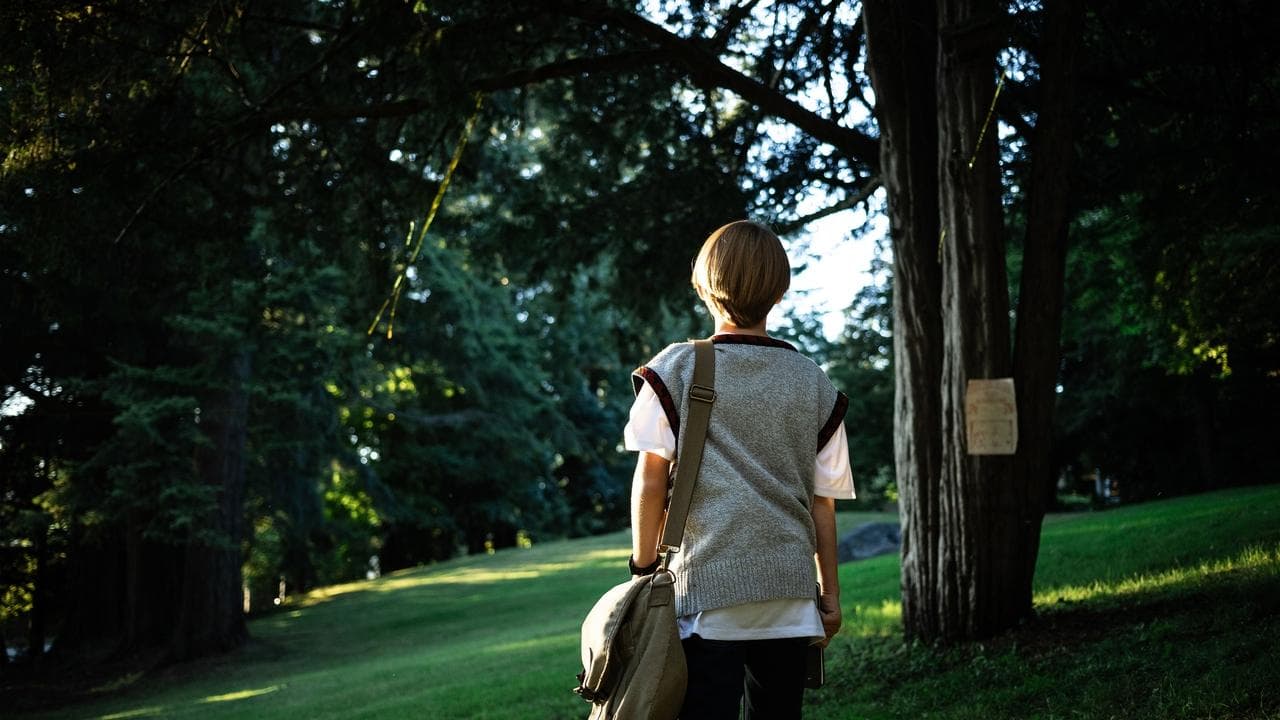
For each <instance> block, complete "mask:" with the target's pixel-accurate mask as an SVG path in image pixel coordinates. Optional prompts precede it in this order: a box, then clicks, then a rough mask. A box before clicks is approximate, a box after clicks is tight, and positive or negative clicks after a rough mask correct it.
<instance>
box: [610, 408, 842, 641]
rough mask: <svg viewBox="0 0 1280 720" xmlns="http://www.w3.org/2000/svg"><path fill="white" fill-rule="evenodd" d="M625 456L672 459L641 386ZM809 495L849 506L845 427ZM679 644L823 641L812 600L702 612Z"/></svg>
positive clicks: (670, 437)
mask: <svg viewBox="0 0 1280 720" xmlns="http://www.w3.org/2000/svg"><path fill="white" fill-rule="evenodd" d="M622 438H623V445H624V446H625V447H626V448H627V449H628V450H634V451H637V452H650V453H653V454H655V455H659V456H661V457H663V458H665V459H666V460H668V461H671V460H673V459H674V458H675V449H676V437H675V433H674V432H672V430H671V423H670V422H669V421H668V420H667V415H666V413H665V412H663V410H662V403H661V402H660V401H659V400H658V396H657V395H656V394H654V392H653V388H651V387H649V385H648V383H645V385H644V386H643V387H641V388H640V392H639V393H638V394H637V395H636V400H635V402H634V403H633V404H632V405H631V416H630V419H629V420H628V421H627V426H626V427H625V428H624V429H623V431H622ZM813 475H814V483H813V494H814V495H816V496H818V497H829V498H836V499H838V500H852V499H853V498H854V489H853V476H852V474H851V473H850V472H849V443H848V441H847V439H846V437H845V431H844V422H841V423H840V425H839V427H837V428H836V431H835V433H834V434H832V436H831V439H830V440H828V441H827V444H826V445H824V446H823V447H822V450H820V451H819V452H818V457H817V459H816V460H815V461H814V467H813ZM679 624H680V639H682V640H683V639H686V638H689V637H692V636H693V635H700V636H702V637H704V638H706V639H708V640H775V639H779V638H791V637H808V638H814V639H821V638H823V637H826V633H825V632H824V631H823V629H822V618H821V616H819V615H818V608H817V606H816V605H815V604H814V601H813V600H804V599H800V598H779V599H776V600H762V601H760V602H751V603H744V604H741V605H732V606H730V607H725V608H716V609H715V610H704V611H703V612H700V613H695V614H693V615H684V616H682V617H680V618H679Z"/></svg>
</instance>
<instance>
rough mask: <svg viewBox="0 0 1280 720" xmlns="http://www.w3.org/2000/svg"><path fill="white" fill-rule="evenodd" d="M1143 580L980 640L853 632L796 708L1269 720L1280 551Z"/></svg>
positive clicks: (1279, 713)
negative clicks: (949, 643) (946, 643)
mask: <svg viewBox="0 0 1280 720" xmlns="http://www.w3.org/2000/svg"><path fill="white" fill-rule="evenodd" d="M1147 580H1148V582H1145V583H1144V582H1141V578H1139V579H1130V580H1129V581H1125V582H1122V583H1117V584H1116V586H1115V587H1112V588H1110V589H1111V590H1112V591H1114V592H1112V593H1110V594H1108V593H1107V588H1094V589H1093V592H1091V593H1090V594H1089V596H1088V599H1087V600H1084V601H1068V600H1064V602H1053V603H1050V604H1045V605H1040V606H1037V610H1038V611H1039V612H1038V614H1037V616H1036V617H1035V618H1034V619H1032V620H1030V621H1029V622H1027V623H1025V624H1024V625H1022V626H1021V627H1019V628H1017V629H1015V630H1012V631H1009V632H1007V633H1004V634H1002V635H1000V636H998V637H995V638H992V639H990V640H988V641H986V642H982V643H973V644H968V645H962V646H958V647H952V648H943V647H937V646H926V645H922V644H918V643H917V644H905V643H903V642H902V641H901V640H900V638H899V637H897V636H894V637H874V636H872V637H859V638H851V639H849V640H846V641H845V642H842V643H839V644H838V645H836V646H835V647H834V648H833V651H831V654H830V655H829V660H828V662H829V663H830V664H831V665H834V667H829V675H828V677H829V679H830V682H829V684H828V686H827V687H826V688H824V689H823V690H822V691H820V692H819V693H814V694H813V695H812V696H811V697H809V698H808V704H809V706H810V707H811V708H812V709H813V710H814V714H815V715H816V716H821V717H832V718H839V717H849V718H855V717H856V718H881V717H883V718H917V717H924V716H926V715H927V716H929V717H935V718H975V719H976V718H983V719H985V720H990V719H991V718H1045V719H1048V718H1093V717H1099V718H1111V717H1115V718H1149V719H1150V720H1155V719H1156V718H1161V719H1163V718H1184V717H1185V718H1192V717H1196V718H1200V717H1205V718H1207V717H1212V718H1275V717H1280V692H1277V691H1276V690H1275V688H1277V687H1280V652H1278V651H1277V644H1276V642H1275V638H1276V637H1280V548H1276V549H1275V550H1272V551H1264V550H1259V549H1257V548H1253V549H1250V550H1246V551H1245V552H1243V553H1241V554H1240V555H1239V556H1237V558H1235V559H1233V560H1232V561H1227V562H1220V563H1216V564H1206V565H1201V566H1198V567H1194V568H1185V569H1183V572H1178V570H1177V569H1173V570H1170V571H1168V572H1166V573H1161V574H1158V575H1156V576H1154V577H1153V578H1147ZM818 708H821V710H818Z"/></svg>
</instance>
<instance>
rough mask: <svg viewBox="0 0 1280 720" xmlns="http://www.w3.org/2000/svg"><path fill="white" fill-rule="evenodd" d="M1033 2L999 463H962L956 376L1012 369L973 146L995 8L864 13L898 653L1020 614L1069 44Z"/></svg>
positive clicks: (1046, 350)
mask: <svg viewBox="0 0 1280 720" xmlns="http://www.w3.org/2000/svg"><path fill="white" fill-rule="evenodd" d="M1046 5H1047V6H1049V10H1050V13H1049V14H1050V27H1049V29H1048V31H1047V36H1048V37H1047V38H1046V45H1045V48H1044V49H1043V52H1042V54H1043V57H1041V58H1039V59H1040V60H1041V63H1042V66H1043V68H1044V69H1043V72H1044V73H1045V74H1046V75H1048V76H1049V77H1046V78H1045V80H1046V81H1047V82H1046V84H1045V86H1044V91H1045V95H1046V103H1047V104H1046V105H1045V107H1044V109H1043V110H1042V112H1041V114H1040V118H1041V123H1042V130H1041V133H1040V136H1038V138H1037V141H1036V142H1037V145H1036V146H1035V148H1033V150H1034V151H1040V149H1041V148H1044V150H1043V151H1042V153H1043V158H1042V157H1040V156H1039V154H1038V155H1037V157H1036V159H1035V163H1036V166H1035V169H1034V170H1033V174H1032V180H1031V183H1030V184H1031V186H1032V187H1033V188H1034V189H1033V190H1032V191H1033V192H1035V193H1037V194H1036V195H1035V196H1034V197H1031V198H1029V200H1028V204H1029V208H1030V210H1029V212H1030V214H1031V215H1032V218H1029V220H1028V233H1029V238H1033V239H1035V241H1036V242H1037V243H1043V244H1042V245H1040V246H1038V247H1037V248H1036V249H1035V250H1033V251H1030V250H1029V253H1030V255H1031V257H1029V258H1028V261H1027V263H1028V267H1029V268H1031V270H1030V275H1029V276H1026V277H1024V290H1023V293H1022V295H1021V301H1020V302H1021V305H1022V307H1020V311H1021V312H1023V313H1024V314H1023V315H1022V317H1024V318H1027V321H1026V322H1023V323H1020V326H1019V330H1020V332H1026V337H1025V338H1020V344H1019V346H1018V347H1019V351H1018V352H1019V353H1020V354H1019V355H1018V358H1019V368H1020V369H1019V371H1018V374H1017V378H1016V384H1017V393H1018V401H1019V410H1020V413H1019V415H1020V426H1019V429H1020V433H1019V434H1020V436H1021V437H1020V439H1019V442H1020V444H1021V446H1022V447H1021V449H1020V453H1019V454H1018V455H1016V456H1012V457H1011V456H975V455H970V454H968V448H967V446H966V437H965V418H964V412H965V407H964V399H965V392H966V388H967V385H968V381H969V380H970V379H982V378H995V377H1008V376H1010V375H1011V374H1013V372H1014V371H1013V367H1014V365H1013V361H1012V358H1011V348H1010V331H1009V299H1008V285H1007V280H1006V276H1005V242H1004V227H1003V217H1002V209H1001V200H1000V198H1001V191H1002V190H1001V184H1000V177H999V168H998V165H997V153H996V128H995V127H994V120H993V121H992V125H991V126H989V127H987V130H986V132H985V134H984V133H983V126H984V124H985V123H986V120H987V116H988V110H989V108H990V106H991V102H992V98H993V94H994V92H995V81H996V65H995V57H996V52H997V50H998V49H999V48H1000V47H1001V46H1002V45H1003V44H1004V42H1005V41H1006V32H1005V31H1006V28H1007V23H1006V19H1005V12H1004V7H1003V6H1002V5H1001V4H999V3H997V2H994V0H938V1H937V2H922V1H914V2H891V1H889V0H867V2H865V3H864V6H863V13H864V14H863V18H864V22H865V24H866V32H867V52H868V63H867V67H868V72H869V74H870V76H871V80H872V84H873V87H874V89H875V93H876V117H877V122H878V124H879V126H880V133H881V143H882V149H881V165H882V173H883V179H884V183H885V187H886V189H887V191H888V195H889V217H890V234H891V237H892V238H893V243H894V323H895V324H894V360H895V391H896V401H895V425H896V432H895V435H894V448H895V465H896V475H897V482H898V486H899V490H900V493H901V497H902V507H901V513H902V523H903V544H902V602H903V626H904V631H905V634H906V636H907V637H908V638H918V639H921V640H925V641H935V640H938V641H955V640H962V639H972V638H981V637H986V636H989V635H991V634H994V633H996V632H999V631H1001V630H1003V629H1005V628H1008V627H1010V626H1012V625H1014V624H1016V623H1017V622H1018V621H1020V620H1021V619H1023V618H1025V617H1026V616H1027V615H1028V614H1029V613H1030V611H1031V580H1032V575H1033V573H1034V568H1035V558H1036V554H1037V551H1038V547H1039V531H1040V521H1041V518H1042V517H1043V514H1044V493H1043V487H1044V483H1045V482H1047V480H1046V476H1047V475H1048V474H1049V472H1050V468H1051V465H1050V456H1049V451H1050V448H1049V445H1048V440H1049V437H1050V435H1051V433H1050V427H1051V421H1052V401H1053V387H1054V384H1055V381H1056V367H1057V356H1058V346H1057V343H1058V334H1059V328H1060V324H1061V308H1062V264H1063V250H1062V248H1063V244H1064V243H1063V241H1064V238H1065V227H1066V205H1065V202H1066V201H1065V197H1066V193H1065V188H1064V187H1063V186H1062V184H1061V181H1062V180H1063V178H1065V175H1066V168H1067V167H1068V164H1067V160H1069V152H1070V130H1071V128H1070V124H1069V123H1065V119H1064V118H1063V117H1057V116H1065V115H1066V114H1067V110H1068V109H1069V108H1068V107H1067V105H1069V95H1067V94H1066V93H1065V92H1064V90H1063V87H1064V85H1063V83H1064V82H1067V83H1068V85H1067V86H1068V87H1069V80H1070V78H1069V72H1065V71H1064V70H1063V68H1064V67H1068V66H1067V65H1065V64H1064V63H1063V60H1064V59H1066V60H1069V59H1070V56H1071V54H1070V52H1069V51H1070V48H1071V47H1073V45H1072V44H1071V43H1072V42H1076V41H1078V34H1079V33H1078V30H1073V31H1071V35H1070V37H1064V36H1062V35H1059V34H1058V33H1063V32H1067V30H1066V25H1067V23H1065V22H1064V21H1063V20H1062V18H1061V17H1059V16H1061V15H1062V8H1059V7H1058V6H1057V5H1055V4H1053V3H1046ZM1067 7H1069V8H1074V7H1075V5H1074V3H1069V4H1067ZM1064 73H1065V75H1064V77H1066V79H1065V80H1064V79H1063V78H1062V77H1058V75H1059V74H1064ZM1050 98H1052V102H1050ZM1051 116H1053V117H1051ZM1046 123H1047V124H1046ZM980 136H982V140H981V142H979V137H980ZM1063 142H1065V143H1066V151H1063V148H1062V146H1061V143H1063ZM1046 176H1048V177H1046ZM1041 193H1044V194H1045V195H1046V196H1045V197H1041V195H1040V194H1041ZM1042 239H1043V240H1042ZM1028 244H1029V245H1030V241H1029V243H1028ZM939 264H941V266H939ZM1025 283H1030V285H1031V287H1029V288H1028V287H1027V285H1025ZM1046 392H1047V393H1048V398H1047V401H1046V399H1045V396H1046Z"/></svg>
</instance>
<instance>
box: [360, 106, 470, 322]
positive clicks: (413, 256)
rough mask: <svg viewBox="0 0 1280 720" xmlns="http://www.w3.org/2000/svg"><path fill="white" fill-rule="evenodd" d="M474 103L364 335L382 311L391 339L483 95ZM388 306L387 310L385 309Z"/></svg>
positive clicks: (410, 227) (410, 233)
mask: <svg viewBox="0 0 1280 720" xmlns="http://www.w3.org/2000/svg"><path fill="white" fill-rule="evenodd" d="M475 97H476V106H475V109H474V110H472V111H471V117H469V118H467V124H466V125H465V126H464V127H463V128H462V135H461V136H460V137H459V138H458V145H457V146H456V147H455V148H454V149H453V157H452V158H450V159H449V167H448V168H447V169H446V170H445V173H444V179H442V180H441V181H440V187H439V188H438V189H436V196H435V198H433V199H432V200H431V208H430V209H429V210H427V216H426V217H425V218H424V219H423V220H422V225H421V226H420V227H417V228H416V229H417V234H418V238H417V240H418V242H417V245H416V246H415V247H414V248H413V252H412V253H410V255H409V259H408V260H406V261H405V262H404V263H402V264H401V265H400V271H399V272H398V273H396V281H395V284H393V285H392V286H391V292H390V294H388V296H387V299H386V300H384V301H383V302H382V307H380V308H378V314H377V316H375V317H374V318H373V322H372V323H370V325H369V329H368V330H367V331H366V332H365V335H372V334H373V331H374V330H377V329H378V324H379V323H381V322H382V317H383V315H384V314H386V315H387V339H388V340H390V339H391V338H392V335H393V334H394V331H395V322H396V308H397V307H398V306H399V304H400V293H401V292H402V291H403V290H404V284H405V278H406V276H407V275H408V273H409V268H410V267H411V266H412V265H413V264H414V263H415V262H417V261H418V255H420V254H421V253H422V246H423V243H425V242H426V239H427V230H428V228H430V227H431V222H432V221H433V220H435V219H436V213H437V212H438V211H439V210H440V205H441V203H442V202H444V194H445V191H447V190H448V189H449V182H450V180H452V179H453V171H454V170H456V169H457V168H458V161H459V160H461V159H462V150H463V149H464V148H465V147H466V146H467V140H468V138H470V137H471V132H472V131H473V130H474V129H475V126H476V120H477V119H479V117H480V107H481V105H483V104H484V95H483V94H482V93H476V95H475ZM414 230H415V223H414V221H412V220H411V221H409V234H408V235H406V236H405V239H404V246H405V248H406V249H407V248H408V247H409V246H410V245H412V244H413V240H414V237H413V236H414ZM388 308H389V309H390V311H391V312H390V313H389V314H388V313H387V310H388Z"/></svg>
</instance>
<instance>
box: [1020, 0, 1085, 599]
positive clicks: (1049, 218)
mask: <svg viewBox="0 0 1280 720" xmlns="http://www.w3.org/2000/svg"><path fill="white" fill-rule="evenodd" d="M1044 7H1045V13H1046V18H1045V28H1044V34H1043V36H1042V38H1041V41H1040V52H1039V53H1038V55H1039V60H1040V97H1039V98H1038V103H1039V113H1038V115H1037V122H1036V127H1035V131H1034V135H1033V137H1032V138H1031V145H1030V149H1031V153H1032V165H1031V176H1030V179H1029V180H1028V183H1027V229H1026V236H1025V239H1024V241H1023V254H1022V277H1021V278H1020V282H1019V288H1020V289H1019V291H1018V312H1017V338H1016V339H1015V340H1014V346H1013V374H1014V382H1015V384H1016V385H1017V388H1018V437H1019V440H1018V454H1017V455H1016V456H1015V457H1014V474H1015V477H1016V478H1017V479H1018V482H1019V483H1020V486H1019V491H1020V493H1021V495H1022V496H1021V497H1020V498H1019V506H1020V507H1021V508H1022V516H1021V517H1020V518H1019V526H1018V528H1017V531H1018V535H1019V537H1018V539H1017V547H1020V548H1024V550H1023V552H1022V563H1021V565H1019V566H1015V567H1014V568H1013V571H1014V572H1016V576H1015V578H1014V580H1013V587H1015V588H1016V589H1017V592H1018V594H1019V595H1018V597H1017V598H1015V600H1016V607H1017V608H1018V613H1019V616H1025V615H1029V614H1030V613H1031V610H1032V608H1031V583H1032V580H1033V579H1034V576H1035V563H1036V556H1037V555H1038V554H1039V552H1040V528H1041V524H1042V522H1043V520H1044V512H1045V507H1046V501H1047V500H1048V498H1050V497H1052V493H1053V487H1054V485H1055V483H1056V481H1057V478H1055V477H1054V476H1053V461H1052V457H1053V447H1052V440H1053V409H1054V404H1055V402H1056V400H1057V393H1056V392H1055V389H1054V388H1055V387H1056V386H1057V383H1058V360H1059V354H1060V346H1059V343H1060V338H1061V334H1062V304H1063V282H1064V273H1065V269H1066V257H1067V228H1068V225H1069V223H1070V207H1069V202H1068V198H1069V197H1070V189H1071V182H1070V180H1071V177H1072V169H1073V168H1074V166H1075V163H1074V157H1075V142H1074V137H1075V122H1074V119H1075V88H1076V57H1077V55H1078V53H1079V48H1080V35H1081V30H1082V26H1083V20H1084V8H1083V7H1082V5H1081V3H1080V2H1079V0H1049V1H1047V2H1045V4H1044Z"/></svg>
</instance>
